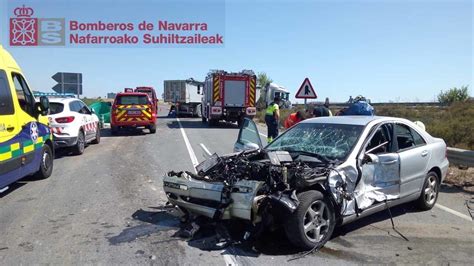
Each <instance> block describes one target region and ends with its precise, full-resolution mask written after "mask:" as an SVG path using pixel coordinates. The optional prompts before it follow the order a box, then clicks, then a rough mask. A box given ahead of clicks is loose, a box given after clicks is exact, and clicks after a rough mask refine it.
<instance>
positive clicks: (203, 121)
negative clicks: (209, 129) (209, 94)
mask: <svg viewBox="0 0 474 266" xmlns="http://www.w3.org/2000/svg"><path fill="white" fill-rule="evenodd" d="M201 120H202V123H203V124H205V123H206V122H207V119H206V118H205V117H204V116H203V117H201Z"/></svg>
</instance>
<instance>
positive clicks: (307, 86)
mask: <svg viewBox="0 0 474 266" xmlns="http://www.w3.org/2000/svg"><path fill="white" fill-rule="evenodd" d="M295 98H298V99H316V98H318V95H316V92H315V91H314V88H313V85H311V82H310V81H309V79H308V78H305V79H304V81H303V84H301V86H300V89H299V90H298V92H297V93H296V96H295Z"/></svg>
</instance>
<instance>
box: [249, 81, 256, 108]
mask: <svg viewBox="0 0 474 266" xmlns="http://www.w3.org/2000/svg"><path fill="white" fill-rule="evenodd" d="M249 105H250V106H255V79H254V78H251V79H250V88H249Z"/></svg>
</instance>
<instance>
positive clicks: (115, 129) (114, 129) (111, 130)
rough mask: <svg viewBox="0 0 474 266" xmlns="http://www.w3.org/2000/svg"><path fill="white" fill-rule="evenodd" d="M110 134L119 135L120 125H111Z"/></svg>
mask: <svg viewBox="0 0 474 266" xmlns="http://www.w3.org/2000/svg"><path fill="white" fill-rule="evenodd" d="M110 134H112V135H113V136H115V135H117V134H118V127H116V126H111V127H110Z"/></svg>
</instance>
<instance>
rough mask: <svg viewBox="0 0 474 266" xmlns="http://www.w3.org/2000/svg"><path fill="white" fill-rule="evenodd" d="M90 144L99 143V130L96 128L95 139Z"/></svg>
mask: <svg viewBox="0 0 474 266" xmlns="http://www.w3.org/2000/svg"><path fill="white" fill-rule="evenodd" d="M91 143H92V144H99V143H100V128H97V131H96V132H95V139H94V140H93V141H92V142H91Z"/></svg>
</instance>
